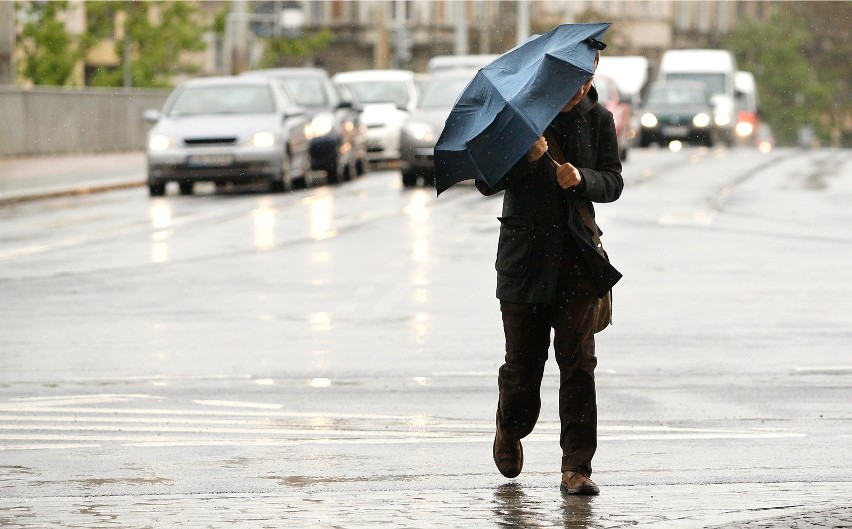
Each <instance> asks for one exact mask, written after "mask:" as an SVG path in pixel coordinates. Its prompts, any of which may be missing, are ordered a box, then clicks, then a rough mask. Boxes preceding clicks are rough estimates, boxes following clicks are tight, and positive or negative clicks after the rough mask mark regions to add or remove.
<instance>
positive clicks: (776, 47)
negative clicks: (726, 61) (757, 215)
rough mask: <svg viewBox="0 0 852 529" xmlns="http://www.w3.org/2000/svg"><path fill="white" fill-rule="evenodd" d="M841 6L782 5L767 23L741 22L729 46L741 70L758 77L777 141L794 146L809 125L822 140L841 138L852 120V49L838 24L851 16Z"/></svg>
mask: <svg viewBox="0 0 852 529" xmlns="http://www.w3.org/2000/svg"><path fill="white" fill-rule="evenodd" d="M832 4H833V5H832ZM843 4H846V3H845V2H804V3H799V4H797V3H792V2H791V3H782V4H780V5H779V9H778V11H777V12H776V13H775V14H774V16H773V17H772V18H771V19H770V20H769V21H768V22H758V21H755V20H752V19H743V20H741V21H740V23H739V24H738V25H737V27H736V28H735V30H734V32H733V33H732V34H731V35H730V37H729V38H728V39H727V40H726V42H725V45H726V46H727V47H728V48H729V49H731V50H732V51H734V52H735V54H736V56H737V62H738V64H739V67H740V69H743V70H748V71H751V72H752V73H753V74H754V76H755V79H756V80H757V86H758V91H759V95H760V99H761V106H762V109H763V116H762V119H764V120H765V121H767V122H768V123H769V124H770V125H771V126H772V128H773V130H774V131H775V135H776V137H777V139H778V141H779V142H783V143H794V142H795V141H796V135H797V130H798V129H799V127H801V126H805V125H807V126H811V127H813V128H814V129H815V130H816V131H817V133H818V135H819V136H820V137H821V138H822V139H824V140H827V139H829V138H831V137H837V135H838V133H839V132H840V131H841V129H842V126H843V121H844V119H845V118H848V116H849V115H850V112H851V111H850V101H849V94H848V80H849V78H850V71H849V62H848V56H849V55H848V54H849V53H852V50H850V48H849V46H850V45H849V43H848V41H849V39H848V38H845V37H843V36H842V32H843V31H844V28H845V27H846V26H845V24H844V23H843V22H840V23H839V26H838V27H837V28H835V26H837V25H838V20H841V21H843V20H848V18H845V19H844V18H843V15H841V14H840V13H839V11H843V10H845V11H846V12H847V17H848V12H849V5H843ZM838 16H840V18H839V19H838ZM838 31H840V32H841V34H837V32H838ZM832 35H834V37H832Z"/></svg>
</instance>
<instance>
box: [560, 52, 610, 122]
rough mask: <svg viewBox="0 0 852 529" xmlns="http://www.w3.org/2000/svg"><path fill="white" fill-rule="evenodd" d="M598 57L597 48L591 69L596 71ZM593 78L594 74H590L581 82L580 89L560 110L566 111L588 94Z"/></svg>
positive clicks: (599, 55) (599, 53)
mask: <svg viewBox="0 0 852 529" xmlns="http://www.w3.org/2000/svg"><path fill="white" fill-rule="evenodd" d="M600 58H601V52H600V51H599V50H596V51H595V65H594V68H593V70H592V71H596V70H597V69H598V61H599V60H600ZM594 80H595V76H594V74H592V76H591V77H589V78H588V79H587V80H586V82H585V83H583V86H581V87H580V89H579V90H577V93H575V94H574V97H572V98H571V101H568V103H567V104H566V105H565V106H564V107H562V110H561V111H560V112H568V111H569V110H571V109H572V108H574V107H575V106H576V105H577V103H579V102H580V101H581V100H582V99H583V98H584V97H586V94H588V93H589V90H590V89H591V88H592V82H593V81H594Z"/></svg>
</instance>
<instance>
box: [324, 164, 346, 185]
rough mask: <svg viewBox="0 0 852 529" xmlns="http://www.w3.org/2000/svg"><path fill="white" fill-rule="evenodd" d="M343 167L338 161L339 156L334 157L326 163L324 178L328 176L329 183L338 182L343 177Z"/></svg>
mask: <svg viewBox="0 0 852 529" xmlns="http://www.w3.org/2000/svg"><path fill="white" fill-rule="evenodd" d="M344 169H345V167H344V166H343V164H341V163H340V159H339V158H335V159H334V160H333V161H332V162H331V163H330V164H328V165H327V166H326V168H325V174H326V178H328V183H329V184H339V183H340V182H342V181H343V177H344Z"/></svg>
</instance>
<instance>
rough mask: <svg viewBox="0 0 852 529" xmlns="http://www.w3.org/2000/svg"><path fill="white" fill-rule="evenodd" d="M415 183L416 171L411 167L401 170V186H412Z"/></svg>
mask: <svg viewBox="0 0 852 529" xmlns="http://www.w3.org/2000/svg"><path fill="white" fill-rule="evenodd" d="M416 185H417V173H415V172H414V171H412V170H411V169H405V170H403V171H402V186H403V187H414V186H416Z"/></svg>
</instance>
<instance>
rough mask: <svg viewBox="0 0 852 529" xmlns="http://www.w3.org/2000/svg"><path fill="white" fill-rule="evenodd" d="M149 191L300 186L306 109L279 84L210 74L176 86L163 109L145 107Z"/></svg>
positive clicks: (305, 160)
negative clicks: (209, 185)
mask: <svg viewBox="0 0 852 529" xmlns="http://www.w3.org/2000/svg"><path fill="white" fill-rule="evenodd" d="M145 119H146V120H147V121H149V122H153V123H155V125H154V126H153V127H152V128H151V130H150V131H149V132H148V144H147V148H146V154H147V159H148V189H149V191H150V194H151V196H157V195H162V194H164V193H165V191H166V184H167V183H168V182H169V181H173V182H177V183H178V185H179V187H180V192H181V194H190V193H192V190H193V184H194V183H195V182H198V181H212V182H216V183H217V185H221V184H224V183H227V182H233V183H243V182H251V181H256V180H262V181H266V182H268V184H269V187H270V189H271V190H272V191H284V190H288V189H291V188H292V186H293V185H294V184H305V183H306V182H305V179H306V178H307V177H308V174H309V173H308V168H309V167H310V157H309V153H308V147H309V140H308V139H307V137H306V134H305V127H306V125H307V121H306V117H305V111H304V109H302V108H301V107H299V106H298V105H296V104H295V103H294V102H293V99H292V98H291V97H290V95H289V94H288V93H287V91H286V89H285V87H284V86H283V85H282V84H280V83H279V82H277V81H275V80H273V79H268V78H263V77H252V78H239V77H209V78H204V79H193V80H190V81H186V82H184V83H182V84H180V85H179V86H178V87H177V88H175V89H174V91H173V92H172V93H171V95H170V96H169V98H168V99H167V100H166V103H165V105H164V106H163V110H162V112H157V111H156V110H153V111H152V110H149V111H147V112H146V113H145Z"/></svg>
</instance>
